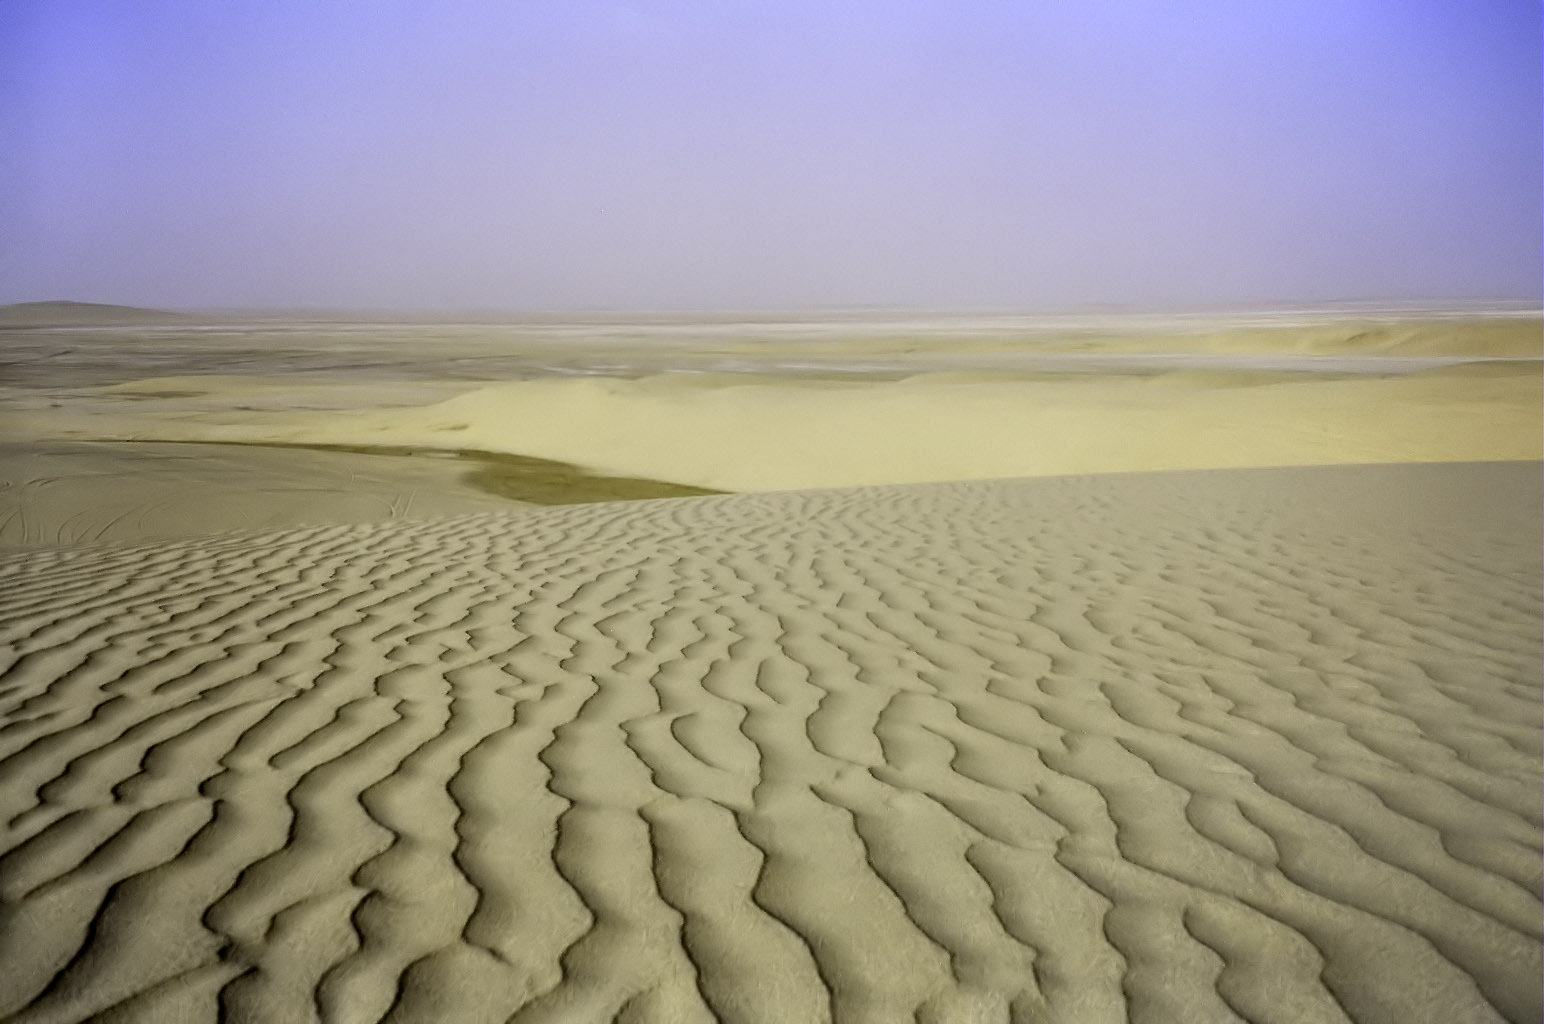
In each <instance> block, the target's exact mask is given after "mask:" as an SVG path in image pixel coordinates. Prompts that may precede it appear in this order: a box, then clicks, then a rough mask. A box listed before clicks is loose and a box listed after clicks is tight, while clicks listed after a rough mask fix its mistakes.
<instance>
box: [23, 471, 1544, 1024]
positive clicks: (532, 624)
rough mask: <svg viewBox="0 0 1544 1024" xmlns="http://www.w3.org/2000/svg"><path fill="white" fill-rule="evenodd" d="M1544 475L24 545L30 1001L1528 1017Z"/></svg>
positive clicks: (31, 1009)
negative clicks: (1542, 486)
mask: <svg viewBox="0 0 1544 1024" xmlns="http://www.w3.org/2000/svg"><path fill="white" fill-rule="evenodd" d="M1539 481H1540V467H1539V465H1538V464H1537V463H1501V462H1493V463H1488V464H1474V465H1470V464H1452V465H1446V466H1430V465H1406V466H1378V467H1329V468H1312V469H1278V470H1235V471H1227V472H1196V473H1178V474H1150V475H1149V474H1130V475H1114V476H1104V477H1070V478H1060V479H1044V480H1030V481H997V482H974V483H951V484H931V485H910V486H895V487H881V488H866V489H865V488H849V489H842V490H828V491H807V492H790V493H781V494H739V495H728V496H722V497H706V498H690V499H680V500H672V501H647V502H638V503H627V504H624V503H609V504H598V505H590V506H582V507H562V508H550V509H519V510H516V511H514V512H510V513H489V514H478V515H468V516H459V517H448V518H434V519H427V520H423V521H398V522H387V523H373V524H355V525H331V526H317V527H308V528H297V529H290V530H282V531H275V532H268V533H246V534H227V535H222V536H213V537H207V538H200V539H191V540H184V541H175V542H162V543H154V544H144V545H138V546H133V545H113V544H105V545H96V546H89V547H80V548H74V549H66V548H52V549H45V550H38V551H31V552H12V553H6V554H0V576H3V578H5V579H6V580H7V584H6V586H5V587H4V588H3V589H0V651H4V652H5V653H3V654H0V658H3V659H4V661H3V662H0V667H3V676H0V779H3V780H4V785H3V786H0V801H3V804H4V807H3V810H0V851H3V852H0V964H3V965H4V969H3V970H0V1018H4V1019H6V1020H8V1021H16V1022H29V1024H30V1022H42V1021H81V1020H85V1019H87V1018H92V1019H101V1020H113V1021H154V1022H158V1024H160V1022H171V1021H213V1020H215V1019H217V1018H219V1019H223V1020H230V1021H306V1020H315V1019H322V1020H328V1021H375V1020H386V1019H389V1020H393V1021H431V1020H433V1021H452V1020H453V1021H468V1022H475V1021H506V1020H514V1021H520V1022H533V1021H565V1022H567V1021H585V1022H587V1021H607V1020H613V1019H616V1020H623V1021H660V1022H666V1021H669V1022H677V1021H699V1020H700V1021H708V1020H712V1019H715V1018H717V1019H721V1020H726V1021H756V1020H765V1021H819V1020H828V1019H834V1020H838V1021H874V1022H881V1021H883V1022H889V1021H900V1020H913V1019H915V1020H920V1021H948V1022H967V1021H970V1022H974V1021H1008V1020H1013V1021H1056V1022H1067V1024H1084V1022H1106V1021H1109V1022H1114V1021H1124V1020H1128V1019H1129V1020H1133V1021H1142V1022H1191V1021H1208V1022H1210V1021H1234V1020H1246V1021H1251V1022H1256V1024H1265V1022H1282V1024H1302V1022H1318V1021H1325V1022H1328V1021H1346V1020H1355V1021H1362V1022H1374V1024H1375V1022H1389V1024H1408V1022H1413V1021H1441V1022H1456V1021H1464V1022H1481V1021H1494V1020H1510V1021H1517V1022H1523V1021H1537V1020H1538V1019H1539V1017H1540V988H1539V978H1540V972H1541V962H1540V948H1541V946H1540V887H1541V871H1540V863H1541V862H1540V847H1541V832H1540V804H1539V789H1540V783H1541V777H1540V730H1539V710H1540V705H1539V699H1540V694H1539V690H1540V632H1539V623H1540V590H1539V585H1540V565H1539V545H1538V540H1539V532H1540V510H1539ZM98 1014H100V1015H101V1016H100V1017H94V1016H93V1015H98Z"/></svg>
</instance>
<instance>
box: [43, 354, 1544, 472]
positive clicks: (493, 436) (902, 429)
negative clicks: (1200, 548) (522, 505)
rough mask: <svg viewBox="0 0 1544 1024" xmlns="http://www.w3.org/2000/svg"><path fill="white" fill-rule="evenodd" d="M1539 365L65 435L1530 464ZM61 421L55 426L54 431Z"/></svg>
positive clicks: (296, 414) (1054, 467) (559, 451)
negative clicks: (1386, 374)
mask: <svg viewBox="0 0 1544 1024" xmlns="http://www.w3.org/2000/svg"><path fill="white" fill-rule="evenodd" d="M1541 409H1544V382H1541V377H1540V375H1539V371H1538V367H1537V365H1532V364H1530V365H1526V366H1522V367H1517V366H1511V365H1507V366H1500V367H1481V368H1479V369H1476V368H1475V367H1455V368H1447V369H1443V370H1433V371H1428V372H1423V373H1414V374H1409V375H1405V376H1399V377H1368V378H1362V377H1357V378H1334V377H1329V378H1326V377H1322V376H1318V375H1302V374H1297V375H1285V376H1283V375H1279V374H1265V375H1256V374H1252V373H1247V372H1244V373H1240V372H1229V373H1221V374H1219V373H1207V372H1201V371H1178V372H1174V373H1165V374H1158V375H1155V376H1147V377H1133V376H1120V375H1116V376H1110V375H1104V374H1097V375H1090V376H1077V377H1069V378H1065V379H1043V378H1036V377H1033V376H1028V377H1026V376H1025V375H1022V374H981V373H969V372H953V373H928V374H921V375H918V376H915V377H911V378H908V379H905V380H900V381H872V380H866V381H862V382H859V383H843V382H840V381H829V380H824V381H821V380H817V381H809V380H793V379H788V378H780V377H774V378H770V379H767V378H755V377H749V378H747V377H743V376H742V377H734V376H727V375H700V376H699V375H683V374H661V375H654V376H650V377H644V378H640V379H637V380H617V379H597V378H562V379H553V378H548V379H542V380H530V381H519V382H515V383H504V384H493V385H487V386H482V387H478V388H475V389H472V390H470V391H467V392H466V393H464V394H461V395H457V396H455V397H452V398H448V399H444V400H442V401H438V402H434V403H432V404H427V405H423V406H418V407H412V408H391V409H384V410H370V409H357V408H356V409H349V410H344V411H337V412H333V411H318V412H309V411H283V410H272V411H270V410H261V411H243V410H230V411H220V410H214V409H209V408H207V407H206V408H204V409H201V410H199V411H197V412H196V413H188V412H183V411H181V410H179V409H178V408H177V407H176V404H175V403H168V406H167V408H165V409H164V410H161V409H158V410H147V411H145V412H142V413H125V412H121V411H120V412H116V413H111V414H103V415H100V416H91V417H83V418H82V419H81V421H80V424H79V426H78V427H77V428H75V429H76V431H77V432H78V436H82V437H86V436H90V437H123V438H139V439H157V440H167V441H173V440H210V441H240V442H245V443H265V442H266V443H274V442H278V443H291V444H293V443H331V444H347V445H361V446H371V445H397V446H402V445H407V446H414V447H422V448H431V449H433V448H442V449H475V450H483V451H491V452H511V453H517V454H520V455H527V456H535V457H537V458H543V459H553V460H557V461H561V462H565V463H571V464H574V465H577V466H583V467H586V468H588V469H590V470H593V471H596V472H602V473H611V474H617V475H623V476H638V477H645V478H650V479H655V480H668V481H672V482H675V483H679V484H687V485H694V486H698V487H705V488H710V489H713V490H725V491H763V490H789V489H801V488H810V487H847V486H853V485H867V484H891V483H922V482H932V481H942V480H961V479H999V478H1005V477H1021V476H1048V475H1066V474H1076V473H1104V472H1140V471H1144V470H1179V469H1211V468H1230V467H1248V466H1292V465H1324V464H1341V463H1373V462H1431V461H1466V460H1480V459H1538V458H1540V457H1541V456H1544V434H1541ZM70 430H71V428H70V427H69V425H68V424H66V425H64V426H61V427H60V428H58V429H57V430H56V431H55V432H54V434H55V435H56V436H61V437H63V436H70Z"/></svg>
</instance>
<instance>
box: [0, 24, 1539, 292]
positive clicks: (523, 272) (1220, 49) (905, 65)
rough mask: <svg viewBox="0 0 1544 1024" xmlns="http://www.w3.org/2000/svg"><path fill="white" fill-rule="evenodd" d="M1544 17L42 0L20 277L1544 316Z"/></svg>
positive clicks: (5, 165) (11, 187)
mask: <svg viewBox="0 0 1544 1024" xmlns="http://www.w3.org/2000/svg"><path fill="white" fill-rule="evenodd" d="M1540 8H1541V4H1540V2H1538V0H1249V2H1238V0H1014V2H1008V0H953V2H942V0H938V2H920V0H919V2H908V0H885V2H878V0H875V2H859V0H821V2H813V0H812V2H805V0H766V2H763V0H698V2H694V3H689V2H675V0H657V2H656V0H633V2H623V0H441V2H432V3H431V2H429V0H419V2H400V0H371V2H364V0H221V2H218V3H211V2H208V0H4V2H0V302H13V301H29V300H43V299H75V300H81V301H96V302H116V303H127V304H136V305H149V306H161V307H171V308H184V309H186V308H236V307H242V308H252V307H351V308H362V307H376V308H403V309H407V308H412V309H510V310H516V309H548V310H550V309H745V308H758V309H779V308H803V307H822V306H884V307H910V308H923V309H946V308H999V309H1004V308H1011V309H1023V310H1039V309H1065V308H1073V307H1081V306H1088V305H1104V306H1129V307H1145V308H1153V307H1196V306H1208V305H1217V304H1239V303H1244V304H1251V303H1252V304H1272V303H1283V302H1286V303H1312V302H1319V301H1326V300H1343V299H1363V300H1367V299H1371V300H1377V299H1456V298H1504V299H1537V298H1538V296H1539V294H1540V273H1541V270H1540V236H1541V228H1540V224H1541V208H1540V205H1541V203H1540V197H1541V187H1544V186H1541V146H1544V142H1541V123H1544V115H1541V109H1540V96H1541V78H1540V40H1541V25H1540Z"/></svg>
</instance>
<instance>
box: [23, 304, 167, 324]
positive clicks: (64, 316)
mask: <svg viewBox="0 0 1544 1024" xmlns="http://www.w3.org/2000/svg"><path fill="white" fill-rule="evenodd" d="M189 319H190V318H189V317H187V316H185V315H183V314H181V313H172V312H168V311H167V310H164V309H141V308H140V307H138V306H110V305H107V304H105V303H100V302H17V303H13V304H11V305H9V306H0V327H112V326H115V325H119V324H124V325H128V324H177V323H186V322H187V321H188V320H189Z"/></svg>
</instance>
